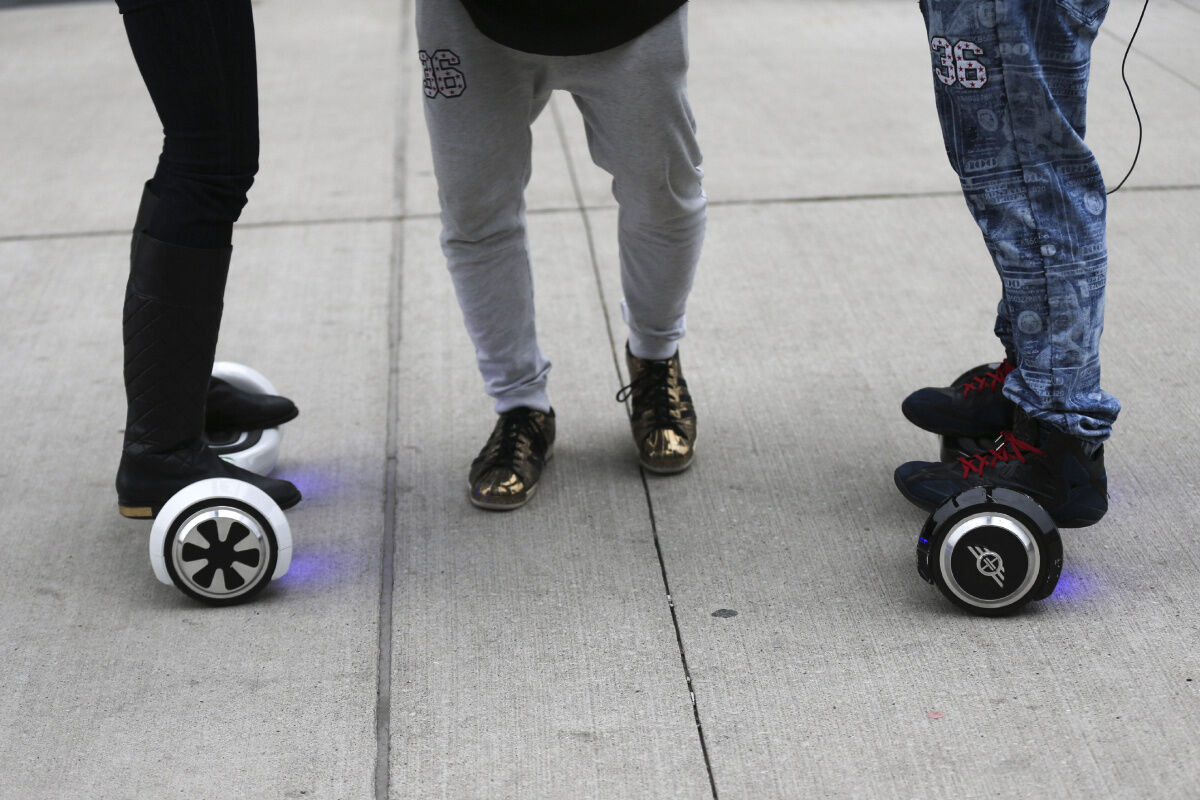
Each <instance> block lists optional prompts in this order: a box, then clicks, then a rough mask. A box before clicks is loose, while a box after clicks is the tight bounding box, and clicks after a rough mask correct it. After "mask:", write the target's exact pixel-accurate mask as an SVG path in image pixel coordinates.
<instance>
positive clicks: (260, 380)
mask: <svg viewBox="0 0 1200 800" xmlns="http://www.w3.org/2000/svg"><path fill="white" fill-rule="evenodd" d="M212 376H213V377H214V378H220V379H221V380H223V381H226V382H228V383H230V384H232V385H233V386H235V387H236V388H238V389H241V390H242V391H244V392H251V393H253V394H278V392H276V391H275V387H274V386H273V385H272V384H271V382H270V381H269V380H267V379H266V378H265V377H264V376H263V374H262V373H260V372H259V371H258V370H255V369H252V368H250V367H247V366H246V365H245V364H238V363H236V362H233V361H218V362H216V363H214V364H213V368H212ZM282 441H283V429H282V428H267V429H265V430H261V431H235V432H233V433H232V434H231V435H230V437H229V438H224V439H213V438H211V437H210V439H209V445H208V446H209V448H211V449H212V450H215V451H216V453H217V455H219V456H220V457H221V458H222V459H224V460H225V461H228V462H229V463H230V464H233V465H234V466H235V467H241V468H242V469H246V470H249V471H250V472H253V473H255V474H258V475H270V474H271V470H273V469H275V463H276V462H277V461H278V460H279V445H280V444H281V443H282Z"/></svg>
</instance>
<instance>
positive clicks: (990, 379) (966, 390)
mask: <svg viewBox="0 0 1200 800" xmlns="http://www.w3.org/2000/svg"><path fill="white" fill-rule="evenodd" d="M1014 369H1016V367H1015V366H1013V364H1012V362H1011V361H1009V360H1008V359H1007V358H1006V359H1004V360H1003V361H1001V362H1000V366H998V367H996V369H995V370H993V371H991V372H985V373H984V374H982V375H976V376H975V377H974V378H972V379H971V380H969V381H967V382H966V383H964V384H963V397H966V396H967V395H969V394H970V393H971V392H996V391H999V390H1001V389H1003V388H1004V381H1005V380H1006V379H1007V378H1008V374H1009V373H1010V372H1012V371H1013V370H1014Z"/></svg>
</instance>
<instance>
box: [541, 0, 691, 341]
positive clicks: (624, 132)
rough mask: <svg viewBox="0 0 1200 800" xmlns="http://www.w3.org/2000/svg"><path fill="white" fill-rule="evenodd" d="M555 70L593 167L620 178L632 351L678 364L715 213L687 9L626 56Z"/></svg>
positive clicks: (563, 63)
mask: <svg viewBox="0 0 1200 800" xmlns="http://www.w3.org/2000/svg"><path fill="white" fill-rule="evenodd" d="M555 63H556V75H561V76H562V83H563V85H564V86H565V87H566V88H568V89H569V90H570V91H571V93H572V94H573V95H574V97H575V102H576V104H577V105H578V106H579V109H580V111H581V112H582V114H583V119H584V125H585V129H586V132H587V139H588V148H589V150H590V151H591V156H592V160H593V161H595V163H596V164H597V165H598V166H600V167H601V168H603V169H604V170H605V171H607V172H608V173H609V174H611V175H612V176H613V184H612V192H613V197H614V198H616V200H617V203H618V206H619V212H618V235H619V238H620V242H619V243H620V257H621V287H622V290H623V292H624V299H623V300H622V303H621V310H622V314H623V315H624V317H625V321H626V322H627V323H628V325H629V349H630V352H631V353H632V354H633V355H634V356H635V357H637V358H642V359H666V358H670V357H671V356H672V355H674V353H675V352H676V349H677V342H678V340H679V339H681V338H682V337H683V335H684V332H685V327H686V319H685V311H686V307H687V298H688V294H689V293H690V291H691V288H692V282H693V279H694V277H695V274H696V265H697V263H698V262H699V259H700V248H701V245H702V243H703V241H704V227H705V210H706V198H705V195H704V189H703V187H702V186H701V177H702V175H703V173H702V172H701V170H700V161H701V154H700V147H699V144H698V143H697V141H696V122H695V119H694V117H693V116H692V109H691V106H690V105H689V103H688V98H687V69H688V51H687V8H686V6H685V7H684V8H682V9H680V10H679V11H677V12H676V13H674V14H672V15H671V16H670V17H668V18H667V19H666V20H664V21H663V22H661V23H659V24H658V25H656V26H655V27H653V28H651V29H650V30H649V31H646V32H645V33H643V34H642V35H641V36H639V37H638V38H636V39H634V40H633V41H631V42H628V43H626V44H624V45H622V46H620V47H617V48H614V49H612V50H608V51H605V52H602V53H597V54H595V55H591V56H584V57H576V58H573V59H560V60H557V61H556V62H555ZM631 76H634V77H631Z"/></svg>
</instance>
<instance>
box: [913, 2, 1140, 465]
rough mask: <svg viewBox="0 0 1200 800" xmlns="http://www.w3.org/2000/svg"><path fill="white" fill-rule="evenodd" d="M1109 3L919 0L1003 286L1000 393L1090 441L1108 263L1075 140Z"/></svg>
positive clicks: (1092, 182)
mask: <svg viewBox="0 0 1200 800" xmlns="http://www.w3.org/2000/svg"><path fill="white" fill-rule="evenodd" d="M1107 10H1108V0H922V1H921V11H922V13H923V14H924V17H925V26H926V30H927V31H928V34H929V46H930V53H931V56H932V64H933V74H934V75H933V76H934V82H933V85H934V91H935V94H936V98H937V110H938V116H939V117H940V119H941V123H942V134H943V137H944V139H945V144H946V153H947V155H949V157H950V163H951V165H952V166H953V167H954V170H955V172H957V173H958V176H959V179H960V181H961V183H962V189H963V194H964V195H965V197H966V200H967V205H968V207H969V208H970V210H971V213H972V214H973V215H974V217H975V221H976V222H977V223H978V224H979V228H980V230H981V231H982V232H983V236H984V239H985V240H986V242H987V246H988V249H989V251H990V252H991V255H992V259H993V261H994V262H995V265H996V269H997V271H998V272H999V273H1000V279H1001V282H1002V284H1003V296H1002V299H1001V301H1000V304H999V309H998V313H997V318H996V327H995V331H996V335H997V336H998V337H999V338H1000V340H1001V342H1002V343H1003V344H1004V347H1005V351H1006V352H1007V353H1008V354H1009V357H1010V358H1011V359H1012V360H1013V361H1014V363H1015V364H1016V366H1017V369H1016V370H1015V371H1014V372H1013V373H1012V374H1011V375H1009V377H1008V380H1007V381H1006V382H1005V387H1004V393H1005V395H1006V396H1007V397H1008V398H1009V399H1011V400H1013V401H1014V402H1016V403H1017V404H1018V405H1020V406H1021V407H1022V408H1023V409H1025V410H1026V411H1028V412H1029V413H1030V414H1031V415H1032V416H1033V417H1034V418H1036V419H1040V420H1043V421H1045V422H1046V423H1048V424H1050V425H1052V426H1054V427H1056V428H1058V429H1060V430H1063V431H1065V432H1067V433H1068V434H1070V435H1072V436H1076V437H1079V438H1082V439H1085V440H1088V441H1092V442H1101V441H1103V440H1104V439H1106V438H1108V436H1109V435H1110V434H1111V432H1112V424H1113V422H1114V420H1116V417H1117V413H1118V412H1119V411H1120V404H1119V403H1118V402H1117V399H1116V398H1115V397H1113V396H1112V395H1110V394H1108V393H1106V392H1104V391H1102V390H1101V389H1100V351H1099V346H1100V333H1101V331H1102V329H1103V328H1104V291H1105V280H1106V273H1107V268H1108V250H1107V246H1106V244H1105V210H1106V207H1107V203H1106V198H1105V194H1104V181H1103V179H1102V178H1101V176H1100V168H1099V166H1098V165H1097V164H1096V159H1095V158H1094V157H1093V156H1092V152H1091V150H1089V149H1088V147H1087V145H1085V144H1084V142H1083V136H1084V117H1085V112H1086V108H1087V82H1088V68H1089V63H1090V53H1091V45H1092V42H1093V40H1094V39H1095V37H1096V32H1097V30H1098V29H1099V27H1100V23H1101V21H1102V20H1103V19H1104V15H1105V12H1106V11H1107Z"/></svg>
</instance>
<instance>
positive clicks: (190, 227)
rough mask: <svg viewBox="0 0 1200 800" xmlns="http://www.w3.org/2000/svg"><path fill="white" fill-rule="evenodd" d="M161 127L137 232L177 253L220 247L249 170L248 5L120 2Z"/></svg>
mask: <svg viewBox="0 0 1200 800" xmlns="http://www.w3.org/2000/svg"><path fill="white" fill-rule="evenodd" d="M118 5H119V6H120V7H121V8H122V10H123V12H124V13H123V19H124V23H125V30H126V34H127V35H128V37H129V43H130V47H131V48H132V50H133V54H134V57H135V59H136V61H137V64H138V68H139V69H140V70H141V73H142V78H143V80H144V81H145V83H146V88H147V89H148V90H149V92H150V97H151V99H152V100H153V102H154V107H155V109H156V110H157V111H158V115H159V119H160V120H161V121H162V125H163V150H162V154H161V155H160V156H159V162H158V168H157V170H156V171H155V174H154V177H153V179H152V180H151V182H150V184H149V185H148V187H147V189H148V190H149V191H151V192H152V193H153V195H154V196H155V198H156V202H155V203H154V205H153V210H152V213H151V214H149V215H148V217H149V218H148V219H147V220H146V225H145V228H144V229H143V230H142V231H140V232H141V233H147V234H149V235H151V236H153V237H154V238H156V239H158V240H160V241H164V242H167V243H169V244H175V245H182V246H184V247H201V248H205V247H225V246H228V245H229V243H230V240H231V237H232V230H233V223H234V222H235V221H237V219H238V217H239V216H240V214H241V211H242V208H243V207H244V206H245V204H246V195H247V192H248V191H249V189H250V186H251V185H252V184H253V182H254V176H255V174H256V173H257V171H258V147H259V139H258V78H257V68H256V60H255V48H254V21H253V15H252V11H251V5H250V3H249V2H248V1H247V0H160V2H151V3H136V2H125V1H123V2H119V3H118Z"/></svg>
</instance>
